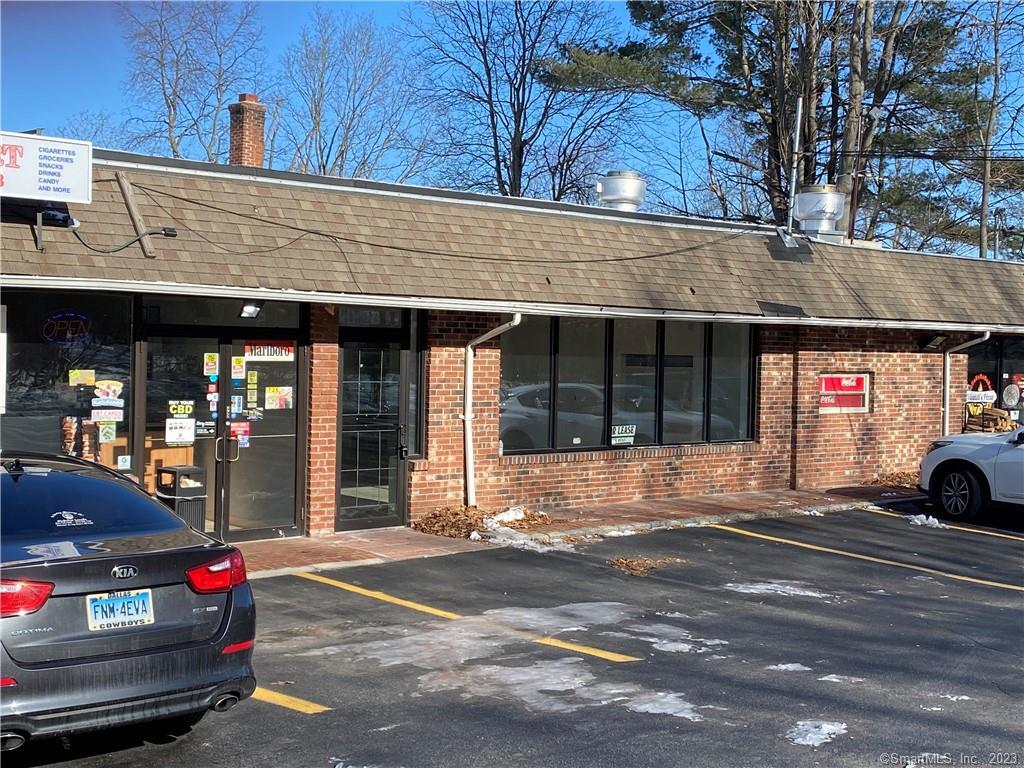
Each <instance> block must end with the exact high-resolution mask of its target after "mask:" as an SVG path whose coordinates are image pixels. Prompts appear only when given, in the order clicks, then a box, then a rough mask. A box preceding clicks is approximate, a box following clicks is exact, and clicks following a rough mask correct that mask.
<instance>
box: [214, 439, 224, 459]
mask: <svg viewBox="0 0 1024 768" xmlns="http://www.w3.org/2000/svg"><path fill="white" fill-rule="evenodd" d="M223 440H224V438H223V437H218V438H217V439H216V440H214V442H213V460H214V461H224V457H223V456H221V454H220V444H221V441H223Z"/></svg>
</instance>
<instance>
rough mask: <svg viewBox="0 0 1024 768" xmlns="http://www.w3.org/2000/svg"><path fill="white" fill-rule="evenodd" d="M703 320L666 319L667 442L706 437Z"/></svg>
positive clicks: (665, 410) (681, 441)
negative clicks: (697, 321)
mask: <svg viewBox="0 0 1024 768" xmlns="http://www.w3.org/2000/svg"><path fill="white" fill-rule="evenodd" d="M706 327H707V326H705V324H704V323H665V363H664V365H665V385H664V386H665V397H664V410H663V413H664V416H663V418H662V434H663V441H664V442H665V443H699V442H700V441H701V440H703V439H704V332H705V328H706Z"/></svg>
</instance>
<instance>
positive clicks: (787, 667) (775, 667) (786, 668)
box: [765, 664, 813, 672]
mask: <svg viewBox="0 0 1024 768" xmlns="http://www.w3.org/2000/svg"><path fill="white" fill-rule="evenodd" d="M765 669H770V670H772V671H773V672H812V671H813V670H812V669H811V668H810V667H806V666H804V665H803V664H772V665H771V666H769V667H765Z"/></svg>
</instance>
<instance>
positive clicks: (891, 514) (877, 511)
mask: <svg viewBox="0 0 1024 768" xmlns="http://www.w3.org/2000/svg"><path fill="white" fill-rule="evenodd" d="M865 511H866V512H874V513H875V514H876V515H885V516H887V517H902V518H904V519H905V518H906V515H901V514H898V513H896V512H886V511H885V510H883V509H870V508H865ZM942 524H943V525H944V526H946V527H947V528H952V529H953V530H954V531H967V532H968V533H978V534H981V535H982V536H997V537H999V538H1000V539H1010V540H1012V541H1024V536H1014V535H1012V534H1009V533H997V532H996V531H986V530H983V529H981V528H968V527H966V526H963V525H953V524H952V523H947V522H945V521H942Z"/></svg>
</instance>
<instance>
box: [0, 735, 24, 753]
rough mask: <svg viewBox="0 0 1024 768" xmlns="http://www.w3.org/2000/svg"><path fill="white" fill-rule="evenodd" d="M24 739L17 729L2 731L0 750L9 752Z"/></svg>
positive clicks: (22, 742)
mask: <svg viewBox="0 0 1024 768" xmlns="http://www.w3.org/2000/svg"><path fill="white" fill-rule="evenodd" d="M25 741H26V738H25V735H24V734H21V733H18V732H17V731H4V732H3V733H0V752H11V751H12V750H15V749H17V748H18V747H20V746H21V745H22V744H24V743H25Z"/></svg>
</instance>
